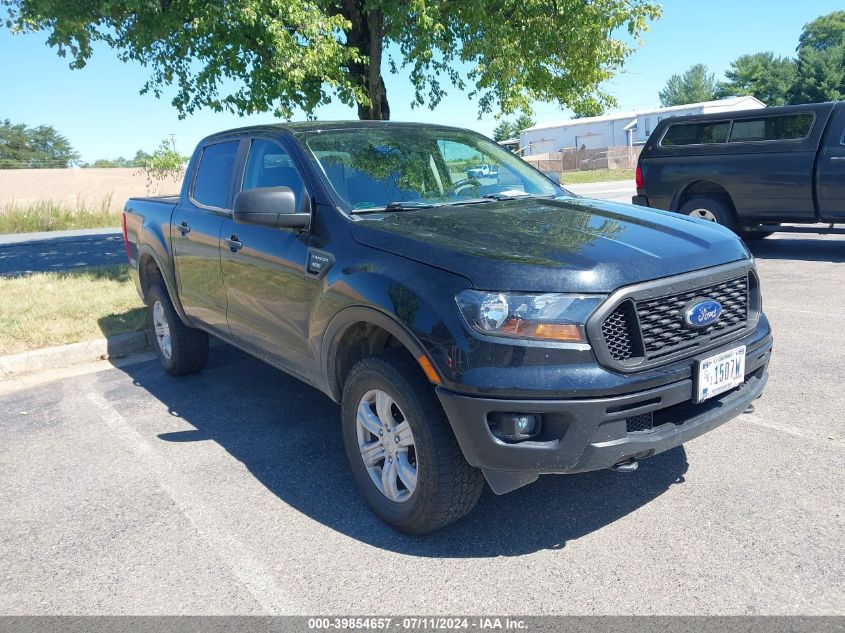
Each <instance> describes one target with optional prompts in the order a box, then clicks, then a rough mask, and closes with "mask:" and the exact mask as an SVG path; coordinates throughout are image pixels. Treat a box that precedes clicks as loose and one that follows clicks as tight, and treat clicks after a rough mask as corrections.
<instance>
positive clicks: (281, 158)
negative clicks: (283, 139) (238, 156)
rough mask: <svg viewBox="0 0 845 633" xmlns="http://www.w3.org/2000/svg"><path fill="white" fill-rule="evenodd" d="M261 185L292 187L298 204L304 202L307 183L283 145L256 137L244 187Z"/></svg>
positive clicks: (249, 157)
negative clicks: (303, 196)
mask: <svg viewBox="0 0 845 633" xmlns="http://www.w3.org/2000/svg"><path fill="white" fill-rule="evenodd" d="M260 187H290V188H291V189H293V193H294V195H295V196H296V206H297V208H300V204H302V192H303V191H304V189H305V184H304V183H303V181H302V176H300V175H299V171H297V169H296V167H294V165H293V161H292V160H291V157H290V156H289V155H288V153H287V152H286V151H285V150H284V149H282V147H281V146H280V145H278V144H276V143H274V142H273V141H268V140H265V139H255V140H254V141H252V145H251V146H250V148H249V156H248V157H247V159H246V171H244V181H243V185H242V187H241V188H242V189H258V188H260Z"/></svg>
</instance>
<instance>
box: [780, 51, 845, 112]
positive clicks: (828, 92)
mask: <svg viewBox="0 0 845 633" xmlns="http://www.w3.org/2000/svg"><path fill="white" fill-rule="evenodd" d="M840 99H845V44H840V45H839V46H834V47H832V48H825V49H817V48H813V47H812V46H803V47H802V48H801V49H800V50H799V52H798V73H797V80H796V83H795V85H794V86H793V88H792V91H791V94H790V102H791V103H821V102H823V101H838V100H840Z"/></svg>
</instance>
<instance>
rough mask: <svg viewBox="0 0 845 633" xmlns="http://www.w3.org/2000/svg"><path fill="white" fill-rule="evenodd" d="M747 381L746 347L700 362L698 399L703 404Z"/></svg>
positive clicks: (736, 348) (730, 350) (721, 353)
mask: <svg viewBox="0 0 845 633" xmlns="http://www.w3.org/2000/svg"><path fill="white" fill-rule="evenodd" d="M743 381H745V345H743V346H742V347H735V348H733V349H729V350H727V351H726V352H720V353H719V354H716V355H715V356H711V357H710V358H704V359H702V360H700V361H698V383H697V385H698V397H697V399H696V402H702V401H704V400H707V399H708V398H712V397H713V396H718V395H719V394H720V393H725V392H726V391H728V390H730V389H733V388H734V387H736V386H738V385H741V384H742V383H743Z"/></svg>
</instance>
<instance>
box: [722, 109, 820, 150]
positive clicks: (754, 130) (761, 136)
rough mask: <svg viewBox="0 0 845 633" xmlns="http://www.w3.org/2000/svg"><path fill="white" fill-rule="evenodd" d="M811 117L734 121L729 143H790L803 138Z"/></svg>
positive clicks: (760, 118)
mask: <svg viewBox="0 0 845 633" xmlns="http://www.w3.org/2000/svg"><path fill="white" fill-rule="evenodd" d="M813 118H814V117H813V115H812V114H810V113H809V112H807V113H803V114H785V115H780V116H767V117H759V118H756V119H740V120H737V121H734V126H733V129H732V130H731V140H730V142H731V143H748V142H753V141H790V140H796V139H802V138H805V137H806V136H807V135H808V134H809V133H810V129H811V128H812V127H813Z"/></svg>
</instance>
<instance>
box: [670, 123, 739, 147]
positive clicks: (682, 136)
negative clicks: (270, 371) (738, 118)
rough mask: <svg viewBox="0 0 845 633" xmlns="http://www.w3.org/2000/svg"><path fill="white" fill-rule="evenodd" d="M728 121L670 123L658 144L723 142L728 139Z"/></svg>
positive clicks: (729, 124) (729, 125)
mask: <svg viewBox="0 0 845 633" xmlns="http://www.w3.org/2000/svg"><path fill="white" fill-rule="evenodd" d="M730 127H731V122H730V121H702V122H701V123H672V124H671V125H669V127H668V128H667V129H666V133H665V134H664V135H663V140H661V141H660V144H661V145H663V146H664V147H665V146H675V145H708V144H711V143H724V142H726V141H727V140H728V130H729V129H730Z"/></svg>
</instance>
